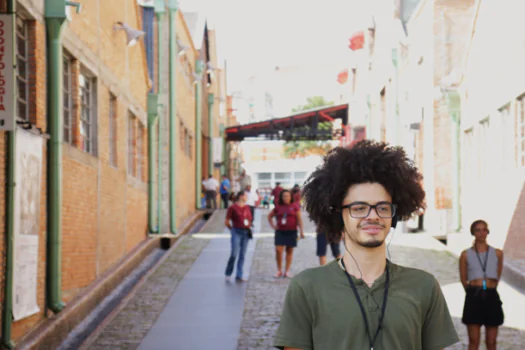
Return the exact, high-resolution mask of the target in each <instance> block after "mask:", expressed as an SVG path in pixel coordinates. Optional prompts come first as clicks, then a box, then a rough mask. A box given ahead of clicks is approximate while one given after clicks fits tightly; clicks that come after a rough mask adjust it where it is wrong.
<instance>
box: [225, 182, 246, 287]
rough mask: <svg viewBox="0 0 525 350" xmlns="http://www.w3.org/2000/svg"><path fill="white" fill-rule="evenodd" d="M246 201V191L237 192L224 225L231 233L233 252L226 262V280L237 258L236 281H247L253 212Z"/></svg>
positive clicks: (231, 272) (229, 277) (228, 278)
mask: <svg viewBox="0 0 525 350" xmlns="http://www.w3.org/2000/svg"><path fill="white" fill-rule="evenodd" d="M245 203H246V193H245V192H244V191H240V192H239V193H237V196H236V199H235V203H233V204H232V205H231V206H230V207H229V208H228V210H227V212H226V220H225V222H224V225H225V226H226V227H227V228H228V229H229V230H230V233H231V252H230V258H229V259H228V263H227V264H226V272H225V275H226V281H227V282H229V281H230V279H231V275H232V274H233V267H234V265H235V260H236V259H237V258H238V259H237V271H236V277H235V281H236V282H246V279H244V277H243V266H244V257H245V255H246V249H247V248H248V241H249V240H250V226H251V224H252V213H251V212H250V208H249V207H248V206H247V205H246V204H245Z"/></svg>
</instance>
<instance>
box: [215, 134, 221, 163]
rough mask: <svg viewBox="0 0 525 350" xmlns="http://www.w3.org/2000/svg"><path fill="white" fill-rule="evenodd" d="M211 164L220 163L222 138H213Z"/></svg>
mask: <svg viewBox="0 0 525 350" xmlns="http://www.w3.org/2000/svg"><path fill="white" fill-rule="evenodd" d="M213 163H215V164H217V163H222V137H214V138H213Z"/></svg>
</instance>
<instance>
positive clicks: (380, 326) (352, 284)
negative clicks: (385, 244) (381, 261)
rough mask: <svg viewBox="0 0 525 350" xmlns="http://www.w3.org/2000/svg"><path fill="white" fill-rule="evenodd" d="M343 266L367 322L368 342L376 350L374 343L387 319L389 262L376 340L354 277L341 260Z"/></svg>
mask: <svg viewBox="0 0 525 350" xmlns="http://www.w3.org/2000/svg"><path fill="white" fill-rule="evenodd" d="M341 264H342V265H343V268H344V269H345V274H346V277H347V278H348V282H349V283H350V287H351V288H352V291H353V292H354V294H355V298H356V300H357V303H358V304H359V309H360V310H361V315H362V316H363V321H364V322H365V329H366V335H367V336H368V342H369V344H370V349H374V343H375V342H376V340H377V337H378V335H379V331H381V328H382V327H383V319H384V317H385V310H386V302H387V299H388V287H389V284H390V272H389V269H388V264H389V261H388V260H387V261H386V267H385V270H386V281H385V291H384V295H383V304H382V306H381V315H380V316H379V324H378V325H377V329H376V333H375V334H374V338H372V335H371V334H370V328H369V326H368V318H367V317H366V312H365V307H364V306H363V302H362V301H361V298H360V297H359V294H358V292H357V287H356V286H355V284H354V281H353V280H352V277H351V276H350V274H349V273H348V271H346V267H345V262H344V261H343V259H341Z"/></svg>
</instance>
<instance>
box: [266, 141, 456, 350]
mask: <svg viewBox="0 0 525 350" xmlns="http://www.w3.org/2000/svg"><path fill="white" fill-rule="evenodd" d="M421 182H422V176H421V174H420V173H419V172H418V170H417V168H416V167H415V166H414V164H413V162H412V161H411V160H410V159H408V158H407V156H406V154H405V152H404V151H403V149H402V148H400V147H390V146H388V145H387V144H386V143H378V142H372V141H368V140H366V141H361V142H359V143H357V144H356V145H355V146H354V147H352V148H351V149H344V148H335V149H333V150H332V151H330V152H329V153H328V154H327V156H326V157H325V158H324V162H323V164H322V165H320V166H319V167H318V168H317V169H316V170H315V171H314V172H313V173H312V174H311V175H310V177H309V178H308V180H307V183H306V185H305V186H304V189H303V198H304V203H305V208H306V211H308V213H309V215H310V218H311V219H312V220H313V221H314V222H315V223H316V224H317V227H318V228H319V230H320V231H322V232H326V234H327V238H328V240H329V241H338V240H339V239H342V243H343V245H344V248H345V253H344V255H343V258H342V259H339V260H334V261H332V262H331V263H328V264H326V265H324V266H321V267H317V268H313V269H308V270H305V271H303V272H301V273H300V274H298V275H297V276H296V277H294V278H293V279H292V280H291V282H290V285H289V287H288V290H287V293H286V298H285V302H284V308H283V312H282V315H281V321H280V325H279V329H278V331H277V335H276V339H275V346H276V347H277V348H280V349H287V350H292V349H305V350H306V349H321V350H325V349H326V350H328V349H330V350H339V349H341V350H343V349H345V350H347V349H359V350H361V349H381V350H407V349H410V350H419V349H423V350H434V349H435V350H438V349H443V348H445V347H447V346H450V345H452V344H454V343H456V342H458V341H459V339H458V336H457V333H456V330H455V328H454V324H453V323H452V319H451V317H450V313H449V310H448V307H447V304H446V301H445V298H444V297H443V294H442V292H441V288H440V286H439V283H438V282H437V280H436V279H435V278H434V276H432V275H431V274H429V273H427V272H424V271H421V270H418V269H414V268H408V267H403V266H399V265H397V264H394V263H392V262H391V261H389V260H387V258H386V249H385V238H386V236H387V234H388V232H389V231H390V228H391V227H395V224H396V222H397V220H404V219H407V218H408V217H409V216H410V215H411V214H412V213H413V212H415V211H417V210H418V209H419V208H421V207H423V206H424V199H425V192H424V191H423V188H422V185H421Z"/></svg>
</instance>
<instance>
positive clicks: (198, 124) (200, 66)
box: [195, 60, 204, 209]
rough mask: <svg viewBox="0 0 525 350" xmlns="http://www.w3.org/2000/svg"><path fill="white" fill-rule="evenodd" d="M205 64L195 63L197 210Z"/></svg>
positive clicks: (201, 62) (199, 185)
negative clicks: (202, 86) (202, 89)
mask: <svg viewBox="0 0 525 350" xmlns="http://www.w3.org/2000/svg"><path fill="white" fill-rule="evenodd" d="M203 67H204V62H203V61H202V60H197V62H195V73H196V74H197V75H198V76H199V80H197V83H196V85H195V143H196V145H195V205H196V207H197V209H199V208H200V206H201V192H202V191H201V186H202V179H201V178H202V125H201V122H202V106H201V94H202V91H201V84H202V77H200V76H201V74H202V69H203Z"/></svg>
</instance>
